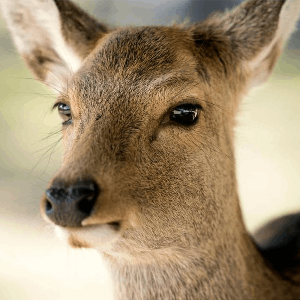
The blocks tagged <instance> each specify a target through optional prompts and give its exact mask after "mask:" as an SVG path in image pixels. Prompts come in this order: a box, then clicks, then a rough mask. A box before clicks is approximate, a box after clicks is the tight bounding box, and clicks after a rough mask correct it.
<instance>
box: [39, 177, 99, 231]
mask: <svg viewBox="0 0 300 300" xmlns="http://www.w3.org/2000/svg"><path fill="white" fill-rule="evenodd" d="M98 191H99V188H98V186H97V184H96V183H95V182H94V181H92V180H86V181H82V182H77V183H76V184H74V185H71V186H69V187H67V188H66V187H62V185H61V184H60V185H59V186H58V185H53V186H52V187H51V188H49V189H48V190H46V193H45V194H46V201H45V202H46V203H45V212H46V215H47V216H48V218H49V219H50V220H51V221H52V222H53V223H55V224H56V225H59V226H63V227H80V226H81V222H82V220H84V219H85V218H87V217H89V216H90V215H91V213H92V211H93V208H94V205H95V203H96V199H97V196H98Z"/></svg>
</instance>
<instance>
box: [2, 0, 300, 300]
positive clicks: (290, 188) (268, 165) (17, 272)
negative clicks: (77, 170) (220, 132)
mask: <svg viewBox="0 0 300 300" xmlns="http://www.w3.org/2000/svg"><path fill="white" fill-rule="evenodd" d="M75 2H77V3H79V4H80V5H81V6H82V7H84V8H85V9H86V10H88V11H89V12H90V13H91V14H92V15H94V16H96V17H98V18H100V19H101V20H102V21H105V22H108V23H110V24H113V25H125V24H133V25H140V24H170V23H171V22H173V21H183V20H185V19H186V18H188V19H189V20H191V21H197V20H199V19H203V18H204V17H205V16H207V15H208V14H209V13H210V12H212V11H214V10H216V9H221V10H223V9H224V8H231V7H232V6H234V5H236V4H238V3H239V2H240V1H225V0H220V1H216V0H209V1H208V0H206V1H204V0H203V1H201V0H198V1H186V0H185V1H179V0H173V1H160V0H155V1H153V0H152V1H151V0H148V1H147V0H146V1H145V0H144V1H133V0H127V1H113V0H103V1H80V0H77V1H75ZM54 100H55V97H54V96H53V94H52V92H51V91H50V90H48V89H47V88H46V87H44V86H43V85H42V84H40V83H38V82H36V81H35V80H33V77H32V75H31V74H30V73H29V72H28V71H27V69H26V68H25V65H24V63H23V62H22V60H21V58H20V57H19V55H18V54H17V53H16V52H15V49H14V47H13V45H12V41H11V39H10V37H9V34H8V31H7V29H6V26H5V24H4V21H3V19H2V17H1V16H0V145H1V146H0V241H1V242H0V245H1V246H0V300H2V299H22V300H27V299H31V300H36V299H39V300H40V299H43V300H48V299H49V300H50V299H51V300H53V299H62V300H65V299H66V300H68V299H72V300H77V299H86V297H87V291H89V292H88V298H89V299H90V300H94V299H103V300H110V299H112V296H111V283H110V281H109V277H108V274H107V272H106V270H105V268H104V267H103V264H102V262H101V260H100V258H99V255H98V254H97V253H96V252H95V251H94V250H73V249H70V248H68V247H67V246H65V245H62V244H61V243H60V242H59V241H58V239H57V238H56V237H55V236H54V233H53V232H52V231H51V228H49V227H48V226H47V225H46V224H45V223H44V222H43V221H42V220H41V217H40V215H39V199H40V198H41V195H42V193H43V192H44V189H45V186H46V184H47V182H48V180H49V179H50V177H51V176H52V174H53V173H54V172H55V171H56V170H57V169H58V167H59V165H60V157H61V144H60V142H59V138H60V135H59V133H57V132H58V131H59V129H60V120H59V118H58V116H57V112H53V113H51V112H50V108H51V105H52V103H53V102H54ZM299 131H300V32H299V30H298V32H297V33H295V34H294V36H293V38H292V40H291V41H290V42H289V44H288V46H287V48H286V50H285V52H284V54H283V56H282V57H281V59H280V61H279V63H278V64H277V66H276V68H275V72H274V74H273V75H272V77H271V79H270V80H269V82H268V83H267V84H266V85H265V86H264V87H263V88H260V89H259V90H257V91H255V92H252V93H251V94H250V95H249V96H248V97H247V98H246V99H245V100H244V102H243V104H242V105H241V111H240V113H239V116H238V122H237V128H236V160H237V169H238V182H239V187H240V198H241V202H242V209H243V213H244V217H245V222H246V224H247V227H248V229H249V231H250V232H253V231H255V229H256V228H257V227H259V226H260V225H261V224H263V223H264V222H266V221H267V220H269V219H271V218H273V217H276V216H279V215H282V214H285V213H288V212H294V211H297V210H300V187H299V179H300V175H299V174H300V157H299V153H300V134H299Z"/></svg>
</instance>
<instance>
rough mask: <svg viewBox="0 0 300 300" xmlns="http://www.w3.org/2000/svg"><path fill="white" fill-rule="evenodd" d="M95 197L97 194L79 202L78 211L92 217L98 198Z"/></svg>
mask: <svg viewBox="0 0 300 300" xmlns="http://www.w3.org/2000/svg"><path fill="white" fill-rule="evenodd" d="M94 196H95V194H93V195H90V196H87V197H86V198H84V199H82V200H81V201H79V202H78V204H77V208H78V210H79V211H81V212H83V213H85V214H86V215H90V214H91V212H92V210H93V207H94V204H95V201H96V197H94Z"/></svg>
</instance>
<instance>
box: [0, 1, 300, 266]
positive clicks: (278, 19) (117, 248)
mask: <svg viewBox="0 0 300 300" xmlns="http://www.w3.org/2000/svg"><path fill="white" fill-rule="evenodd" d="M284 2H285V1H277V0H269V1H246V2H244V3H243V4H241V5H240V6H239V7H237V8H236V9H234V10H233V11H231V12H227V13H224V14H222V15H219V16H212V17H210V18H209V19H207V20H206V21H204V22H202V23H199V24H195V25H189V26H186V27H183V26H172V27H140V28H125V29H116V30H110V29H109V28H108V27H106V26H105V25H102V24H100V23H98V22H97V21H96V20H94V19H93V18H91V17H90V16H88V15H87V14H86V13H85V12H83V11H82V10H81V9H80V8H78V7H77V6H75V5H74V4H72V3H71V2H70V1H67V0H65V1H56V0H55V1H50V0H48V1H40V0H32V1H30V3H29V4H28V5H23V3H21V1H19V0H15V1H14V2H13V3H12V2H11V1H4V2H3V4H2V6H3V8H4V12H5V15H6V18H7V20H8V23H9V26H10V29H11V31H12V33H13V36H14V39H15V43H16V45H17V47H18V49H19V51H20V52H21V53H22V55H23V57H25V60H26V62H27V64H28V66H29V67H30V68H31V70H32V71H33V73H34V74H35V75H36V76H37V78H39V79H40V80H43V81H44V82H45V83H46V84H48V85H50V86H52V87H53V88H54V89H55V90H58V91H59V97H58V99H57V102H56V104H55V107H57V108H58V111H59V113H60V114H61V116H62V118H63V144H64V159H63V163H62V166H61V168H60V170H59V171H58V173H57V174H56V175H55V176H54V177H53V179H52V180H51V182H50V184H49V187H48V189H47V191H46V194H45V196H44V197H43V199H42V202H41V210H42V214H43V216H44V218H45V219H46V220H47V221H49V222H51V223H52V224H54V225H56V228H57V231H58V232H59V233H60V234H61V235H62V236H64V238H65V239H66V240H67V241H68V242H69V243H70V244H71V245H72V246H74V247H95V248H99V249H101V251H103V252H105V253H107V254H110V255H118V256H120V255H121V256H123V257H125V258H132V259H134V260H135V261H136V260H137V254H138V257H144V256H145V257H147V258H149V257H151V255H152V254H153V253H154V254H153V255H156V257H157V254H159V253H163V254H164V256H166V254H168V253H169V254H171V255H170V258H171V257H173V258H174V257H175V256H174V254H175V253H177V251H178V252H180V251H181V249H191V248H193V247H197V248H198V249H199V248H200V249H204V250H205V251H206V252H208V253H209V252H210V251H217V248H218V246H217V245H218V243H219V242H218V241H220V240H221V239H226V237H227V235H228V234H230V232H231V231H235V230H236V228H237V227H238V226H237V224H240V223H241V216H240V209H239V205H238V197H237V191H236V182H235V170H234V162H233V138H232V136H233V134H232V130H233V125H234V115H235V112H236V109H237V106H238V102H239V99H240V98H241V96H242V95H243V94H244V93H245V91H246V90H247V89H248V88H249V87H250V86H251V85H253V84H254V83H255V84H257V83H258V82H261V81H263V80H265V79H266V78H267V76H268V75H269V74H270V72H271V70H272V68H273V66H274V63H275V61H276V59H277V58H278V56H279V54H280V51H281V48H282V45H283V42H284V41H285V40H286V39H287V37H288V36H289V34H290V33H291V32H292V30H293V27H294V24H295V22H296V20H297V16H298V11H299V5H298V1H296V0H291V1H289V2H288V3H287V4H284ZM281 11H282V13H281ZM70 12H71V13H70ZM291 19H293V20H294V22H288V21H289V20H291ZM33 20H34V21H33ZM220 243H221V242H220ZM150 250H151V251H150ZM204 250H203V251H204ZM181 253H185V255H186V253H187V252H186V251H182V252H181Z"/></svg>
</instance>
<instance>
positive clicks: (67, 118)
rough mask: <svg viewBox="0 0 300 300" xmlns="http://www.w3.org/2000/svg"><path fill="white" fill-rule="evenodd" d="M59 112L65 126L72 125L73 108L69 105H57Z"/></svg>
mask: <svg viewBox="0 0 300 300" xmlns="http://www.w3.org/2000/svg"><path fill="white" fill-rule="evenodd" d="M57 110H58V113H59V114H60V116H61V118H62V119H63V120H64V122H63V123H62V124H63V125H67V124H70V123H71V122H72V115H71V108H70V106H69V105H67V104H64V103H58V104H57Z"/></svg>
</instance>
